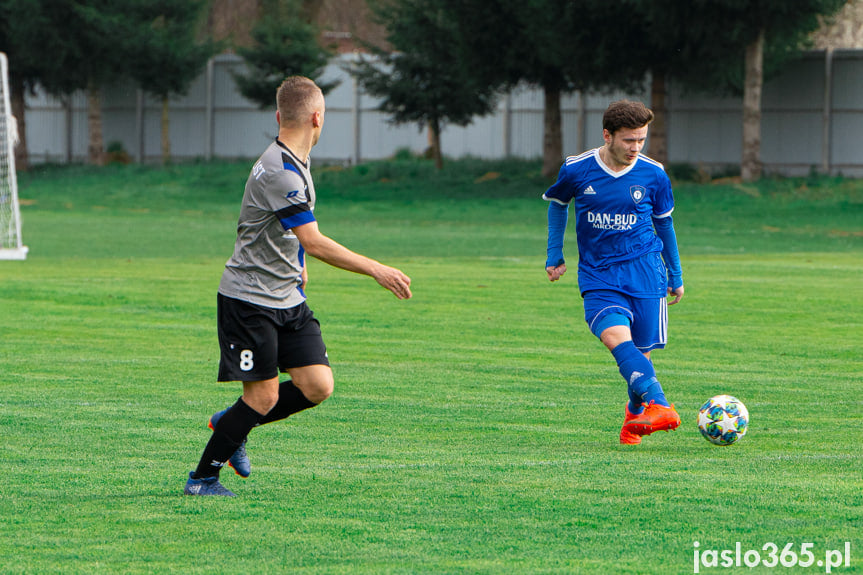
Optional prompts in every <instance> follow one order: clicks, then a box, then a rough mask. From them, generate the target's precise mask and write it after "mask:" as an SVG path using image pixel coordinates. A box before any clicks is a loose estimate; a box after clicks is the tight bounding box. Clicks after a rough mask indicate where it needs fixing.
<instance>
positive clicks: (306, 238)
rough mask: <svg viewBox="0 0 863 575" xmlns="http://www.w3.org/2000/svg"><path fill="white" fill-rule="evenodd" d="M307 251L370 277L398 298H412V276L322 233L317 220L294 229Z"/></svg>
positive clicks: (328, 262) (337, 265)
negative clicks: (354, 250)
mask: <svg viewBox="0 0 863 575" xmlns="http://www.w3.org/2000/svg"><path fill="white" fill-rule="evenodd" d="M293 230H294V234H296V236H297V239H298V240H300V244H301V245H302V246H303V248H304V249H305V250H306V253H307V254H309V255H311V256H314V257H315V258H316V259H319V260H321V261H322V262H324V263H327V264H329V265H331V266H334V267H337V268H341V269H343V270H347V271H349V272H354V273H358V274H363V275H367V276H371V277H373V278H374V279H375V281H377V282H378V283H379V284H380V285H381V286H382V287H384V288H386V289H388V290H390V291H391V292H392V293H393V294H394V295H395V296H396V297H397V298H399V299H408V298H410V297H411V295H412V294H411V290H410V285H411V279H410V278H409V277H408V276H406V275H405V274H404V273H402V272H401V271H400V270H398V269H396V268H392V267H389V266H386V265H384V264H382V263H380V262H378V261H375V260H373V259H371V258H367V257H365V256H363V255H360V254H358V253H356V252H352V251H351V250H349V249H348V248H346V247H345V246H343V245H341V244H340V243H338V242H337V241H335V240H333V239H330V238H329V237H327V236H325V235H324V234H322V233H321V232H320V230H319V229H318V222H316V221H311V222H309V223H306V224H303V225H301V226H296V227H294V228H293Z"/></svg>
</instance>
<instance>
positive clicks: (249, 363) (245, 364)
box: [240, 349, 255, 371]
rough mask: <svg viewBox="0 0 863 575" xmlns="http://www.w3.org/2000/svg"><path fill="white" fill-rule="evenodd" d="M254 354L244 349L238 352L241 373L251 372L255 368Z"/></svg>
mask: <svg viewBox="0 0 863 575" xmlns="http://www.w3.org/2000/svg"><path fill="white" fill-rule="evenodd" d="M254 356H255V354H253V353H252V350H250V349H244V350H243V351H241V352H240V369H242V370H243V371H251V370H252V368H253V367H255V359H254Z"/></svg>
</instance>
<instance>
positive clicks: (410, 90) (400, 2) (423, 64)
mask: <svg viewBox="0 0 863 575" xmlns="http://www.w3.org/2000/svg"><path fill="white" fill-rule="evenodd" d="M371 7H372V10H373V12H374V14H375V15H376V17H377V19H378V20H379V22H380V23H381V24H383V25H384V26H385V27H386V29H387V41H388V43H389V44H390V45H391V47H392V48H391V49H384V48H382V47H379V46H370V50H371V52H372V53H373V55H374V56H375V59H373V60H369V59H365V60H362V61H361V62H360V63H359V64H358V65H357V66H356V67H355V69H354V70H353V73H354V74H355V75H356V77H357V78H358V80H359V82H360V83H361V84H362V86H363V87H364V88H365V89H366V90H367V91H368V92H369V93H370V94H372V95H374V96H377V97H380V98H381V99H382V101H381V104H380V107H379V109H380V110H382V111H384V112H386V113H388V114H390V116H391V120H392V122H393V123H396V124H405V123H413V122H415V123H417V124H418V125H419V126H420V127H425V126H428V129H429V137H430V150H431V155H432V157H433V158H434V161H435V166H437V167H438V168H441V167H442V166H443V153H442V150H441V144H440V134H441V130H442V128H443V126H444V125H445V124H453V125H457V126H466V125H468V124H470V123H471V122H472V121H473V118H474V117H476V116H482V115H486V114H488V113H490V112H492V111H493V110H494V106H495V101H496V100H495V87H494V86H493V85H491V84H490V83H489V82H487V81H486V79H485V77H484V75H483V74H482V72H481V69H476V68H474V67H472V66H471V62H472V59H471V55H470V54H469V53H468V52H467V51H466V45H465V42H464V38H465V36H463V35H462V34H461V32H462V31H461V30H460V29H459V26H458V25H457V20H456V18H455V12H454V11H453V10H452V9H451V7H448V6H447V2H439V1H435V0H395V1H392V2H377V3H373V4H372V5H371Z"/></svg>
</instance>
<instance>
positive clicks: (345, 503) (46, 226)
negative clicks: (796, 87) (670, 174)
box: [0, 160, 863, 574]
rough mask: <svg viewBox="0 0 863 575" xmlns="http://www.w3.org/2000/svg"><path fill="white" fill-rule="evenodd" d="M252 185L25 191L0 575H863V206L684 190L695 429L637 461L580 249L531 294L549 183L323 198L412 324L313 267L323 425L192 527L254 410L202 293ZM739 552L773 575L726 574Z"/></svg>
mask: <svg viewBox="0 0 863 575" xmlns="http://www.w3.org/2000/svg"><path fill="white" fill-rule="evenodd" d="M249 165H250V164H247V163H242V164H218V165H217V164H201V165H189V166H175V167H169V168H164V169H155V168H142V167H134V166H130V167H111V168H107V169H105V170H90V169H86V168H63V169H41V170H37V171H35V172H33V173H31V174H26V175H22V176H21V179H20V195H21V197H22V199H23V200H24V205H23V207H22V212H23V218H24V236H25V240H26V243H27V244H28V245H29V247H30V250H31V251H30V255H29V257H28V259H27V260H26V261H24V262H0V339H2V353H0V392H2V394H0V432H2V435H3V438H4V440H3V442H2V449H0V463H2V468H3V470H4V478H3V484H2V488H0V572H2V573H40V574H41V573H147V574H152V573H212V572H217V573H333V574H342V573H375V574H376V573H602V574H607V573H645V574H654V573H655V574H666V573H692V572H693V571H694V570H695V566H696V563H697V561H696V559H699V561H698V564H699V569H700V572H701V573H712V572H716V573H750V572H752V573H759V572H763V573H772V572H776V571H777V570H778V571H786V569H787V570H788V571H789V572H795V573H818V572H825V571H826V570H827V563H828V561H827V559H828V557H829V558H830V559H831V560H832V559H833V558H834V557H835V555H829V552H831V551H835V550H842V551H843V553H844V551H845V549H846V543H847V544H849V545H848V547H847V548H849V549H850V551H851V557H850V559H849V566H845V564H844V563H842V565H840V566H835V567H832V572H833V573H860V572H863V537H861V533H863V474H861V469H863V465H861V463H863V462H861V459H863V456H861V449H860V439H861V432H860V429H861V428H863V416H861V411H863V401H861V398H860V392H861V384H863V360H861V351H860V350H861V347H863V314H861V307H860V305H861V304H860V301H861V296H863V290H861V286H863V271H861V270H863V233H861V232H863V229H861V223H860V222H861V221H863V183H861V182H859V181H850V180H841V179H827V178H811V179H793V180H767V181H764V182H762V183H760V184H759V185H758V186H741V185H735V184H727V185H715V184H714V185H700V186H696V185H692V184H679V185H677V186H676V187H675V194H676V199H677V210H676V212H675V225H676V228H677V231H678V238H679V243H680V246H681V253H682V259H683V265H684V279H685V282H686V288H687V292H686V297H685V298H684V300H683V302H682V303H681V304H679V305H677V306H674V307H673V308H671V310H670V313H671V329H670V338H671V339H670V342H669V346H668V349H666V350H664V351H660V352H657V353H656V354H655V355H654V360H655V363H656V366H657V371H658V374H659V376H660V379H661V380H662V381H663V384H664V386H665V388H666V391H667V393H668V396H669V398H670V399H671V400H672V401H674V402H675V404H676V405H677V408H678V410H679V411H680V413H681V415H682V417H683V419H684V423H683V425H682V426H681V428H680V429H679V430H677V431H676V432H673V433H667V434H666V433H662V434H656V435H654V436H650V437H648V438H646V439H645V440H644V443H643V444H642V445H641V446H638V447H633V446H621V445H618V443H617V433H618V431H619V428H620V424H621V422H622V411H623V403H624V401H625V399H626V392H625V386H624V383H623V382H622V380H620V376H619V374H618V373H617V369H616V366H615V365H614V362H613V359H612V358H611V356H610V354H608V352H607V351H605V349H604V348H603V347H602V346H601V344H599V342H597V341H596V340H595V339H594V338H593V337H592V336H591V335H590V334H589V332H588V330H587V327H586V326H585V325H584V322H583V320H582V310H581V300H580V297H579V295H578V291H577V286H576V282H575V273H574V272H575V270H574V267H575V266H574V262H575V253H574V236H573V235H572V231H570V234H569V235H568V246H569V249H568V250H567V254H568V256H569V259H570V261H572V262H573V266H572V267H573V269H572V270H571V272H570V274H569V275H568V276H566V277H565V278H564V280H563V281H562V282H557V283H556V284H550V283H549V282H548V281H547V280H546V279H545V274H544V271H543V264H544V250H545V207H546V206H545V202H543V201H542V200H541V199H540V197H539V196H540V195H541V194H542V192H543V191H544V189H545V187H546V186H547V185H548V182H546V181H544V180H542V179H541V178H540V177H539V176H538V166H536V165H535V164H531V163H518V162H513V163H508V164H504V163H490V162H478V161H465V162H454V163H452V164H450V165H449V166H447V168H446V169H445V170H444V171H443V172H442V173H437V172H435V171H434V170H433V169H432V168H431V167H430V166H428V165H427V164H426V163H424V162H419V161H414V160H402V161H392V162H382V163H375V164H368V165H362V166H358V167H355V168H352V169H346V170H340V169H334V168H330V169H319V170H318V171H317V172H316V175H315V178H316V184H317V188H318V195H319V199H318V202H319V203H318V210H317V212H316V213H317V217H318V220H319V222H320V225H321V229H322V231H323V232H324V233H326V234H328V235H330V236H332V237H333V238H335V239H337V240H339V241H341V242H343V243H344V244H346V245H348V246H349V247H351V248H353V249H355V250H357V251H360V252H362V253H365V254H367V255H369V256H371V257H375V258H378V259H380V260H382V261H384V262H386V263H389V264H392V265H396V266H398V267H400V268H402V269H403V270H404V271H405V272H406V273H408V274H409V275H410V276H411V277H412V279H413V282H414V283H413V289H414V298H413V299H412V300H410V301H405V302H400V301H397V300H396V299H395V298H393V297H392V296H391V295H390V294H388V293H387V292H385V291H383V290H381V289H380V288H379V287H378V286H377V284H375V283H374V281H373V280H371V279H370V278H366V277H362V276H357V275H353V274H349V273H347V272H343V271H340V270H335V269H332V268H329V267H328V266H326V265H324V264H321V263H319V262H314V261H312V262H311V263H310V276H311V277H310V283H309V289H308V293H309V296H310V299H309V303H310V305H311V307H312V309H314V310H315V313H316V315H317V316H318V317H319V318H320V320H321V323H322V325H323V329H324V336H325V340H326V341H327V344H328V348H329V351H330V358H331V361H332V364H333V368H334V371H335V374H336V392H335V394H334V395H333V397H332V398H330V399H329V400H328V401H327V402H325V403H324V404H323V405H321V406H320V407H318V408H316V409H313V410H310V411H307V412H303V413H301V414H298V415H297V416H295V417H293V418H291V419H289V420H287V421H285V422H280V423H276V424H274V425H270V426H265V427H262V428H260V429H257V430H255V431H254V432H253V434H252V436H251V437H250V441H249V446H248V449H249V452H250V455H251V457H252V465H253V473H252V476H251V477H250V478H249V479H246V480H243V479H240V478H239V477H237V476H235V475H233V474H232V473H230V472H229V471H227V472H226V473H225V474H223V477H224V483H225V484H226V485H227V486H228V487H229V488H230V489H232V490H234V491H235V492H237V494H238V495H239V497H237V498H234V499H230V500H224V499H218V500H214V499H208V498H192V497H183V496H182V495H181V492H182V486H183V483H184V481H185V476H186V474H187V473H188V471H189V470H190V469H192V468H193V467H194V465H195V463H196V462H197V459H198V457H199V456H200V450H201V449H202V447H203V445H204V442H205V441H206V439H207V437H208V433H209V432H208V430H207V428H206V422H207V418H208V417H209V415H210V414H212V413H213V412H214V411H216V410H218V409H221V408H223V407H224V406H226V405H228V404H230V403H231V402H233V401H234V400H235V399H236V397H237V395H238V393H239V388H238V386H237V385H236V384H217V383H215V382H214V380H215V372H216V364H217V362H218V347H217V343H216V335H215V292H216V287H217V285H218V281H219V276H220V274H221V270H222V266H223V264H224V261H225V260H226V259H227V257H228V255H229V253H230V250H231V247H232V245H233V239H234V226H235V223H236V216H237V210H238V204H239V199H240V196H241V194H242V185H243V182H244V180H245V177H246V174H247V171H248V168H249ZM719 393H730V394H733V395H736V396H737V397H739V398H740V399H742V400H743V401H744V403H746V405H747V407H748V408H749V411H750V413H751V416H752V423H751V427H750V430H749V433H748V434H747V436H746V437H744V438H743V440H741V442H740V443H739V444H736V445H734V446H731V447H727V448H720V447H715V446H712V445H710V444H709V443H707V442H706V441H704V440H703V439H702V438H701V437H700V435H699V434H698V431H697V429H696V426H695V414H696V412H697V409H698V407H699V406H700V405H701V403H702V402H703V401H704V400H706V399H707V398H708V397H709V396H711V395H715V394H719ZM695 542H698V546H696V545H695ZM737 543H739V544H740V548H741V550H742V551H743V552H746V551H748V550H757V551H758V552H759V554H760V555H759V558H760V561H759V563H758V565H757V566H756V567H754V568H749V567H747V566H745V565H743V566H739V567H738V566H735V565H732V566H731V567H723V566H721V565H720V564H716V566H710V565H711V563H710V562H711V557H712V556H711V555H710V553H709V552H710V551H711V550H714V551H716V552H717V555H718V552H719V551H722V550H730V551H732V552H733V551H734V550H735V547H736V544H737ZM771 543H772V544H774V545H775V547H776V548H777V549H778V550H777V551H775V552H774V553H773V554H772V555H771V551H772V549H773V548H772V547H770V546H769V544H771ZM810 543H811V544H812V546H811V551H812V553H813V562H812V564H811V565H810V566H808V567H806V566H801V565H802V564H803V563H805V562H804V561H803V559H804V558H803V557H802V556H800V557H797V558H796V562H797V564H796V565H794V567H793V568H790V567H787V568H786V567H783V563H780V562H779V559H780V555H781V553H782V550H783V549H784V548H785V547H786V546H787V545H788V544H791V545H792V547H791V548H790V549H791V550H792V551H794V552H795V553H797V554H798V555H800V554H801V549H802V547H801V546H802V545H803V544H810ZM748 558H749V559H750V561H751V560H753V559H754V555H752V554H749V555H748ZM774 558H775V559H776V563H777V565H776V567H770V564H771V562H773V559H774ZM701 559H704V561H703V562H700V560H701ZM782 559H784V560H785V562H786V563H790V560H791V556H790V555H788V554H787V553H786V555H784V556H782ZM843 559H844V556H843ZM819 561H820V562H821V564H820V565H819V564H818V562H819Z"/></svg>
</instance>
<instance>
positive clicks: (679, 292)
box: [668, 286, 683, 305]
mask: <svg viewBox="0 0 863 575" xmlns="http://www.w3.org/2000/svg"><path fill="white" fill-rule="evenodd" d="M672 296H673V297H674V299H669V300H668V305H674V304H676V303H677V302H679V301H680V300H681V299H682V298H683V286H680V287H679V288H677V289H675V290H673V289H671V288H668V297H669V298H671V297H672Z"/></svg>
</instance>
